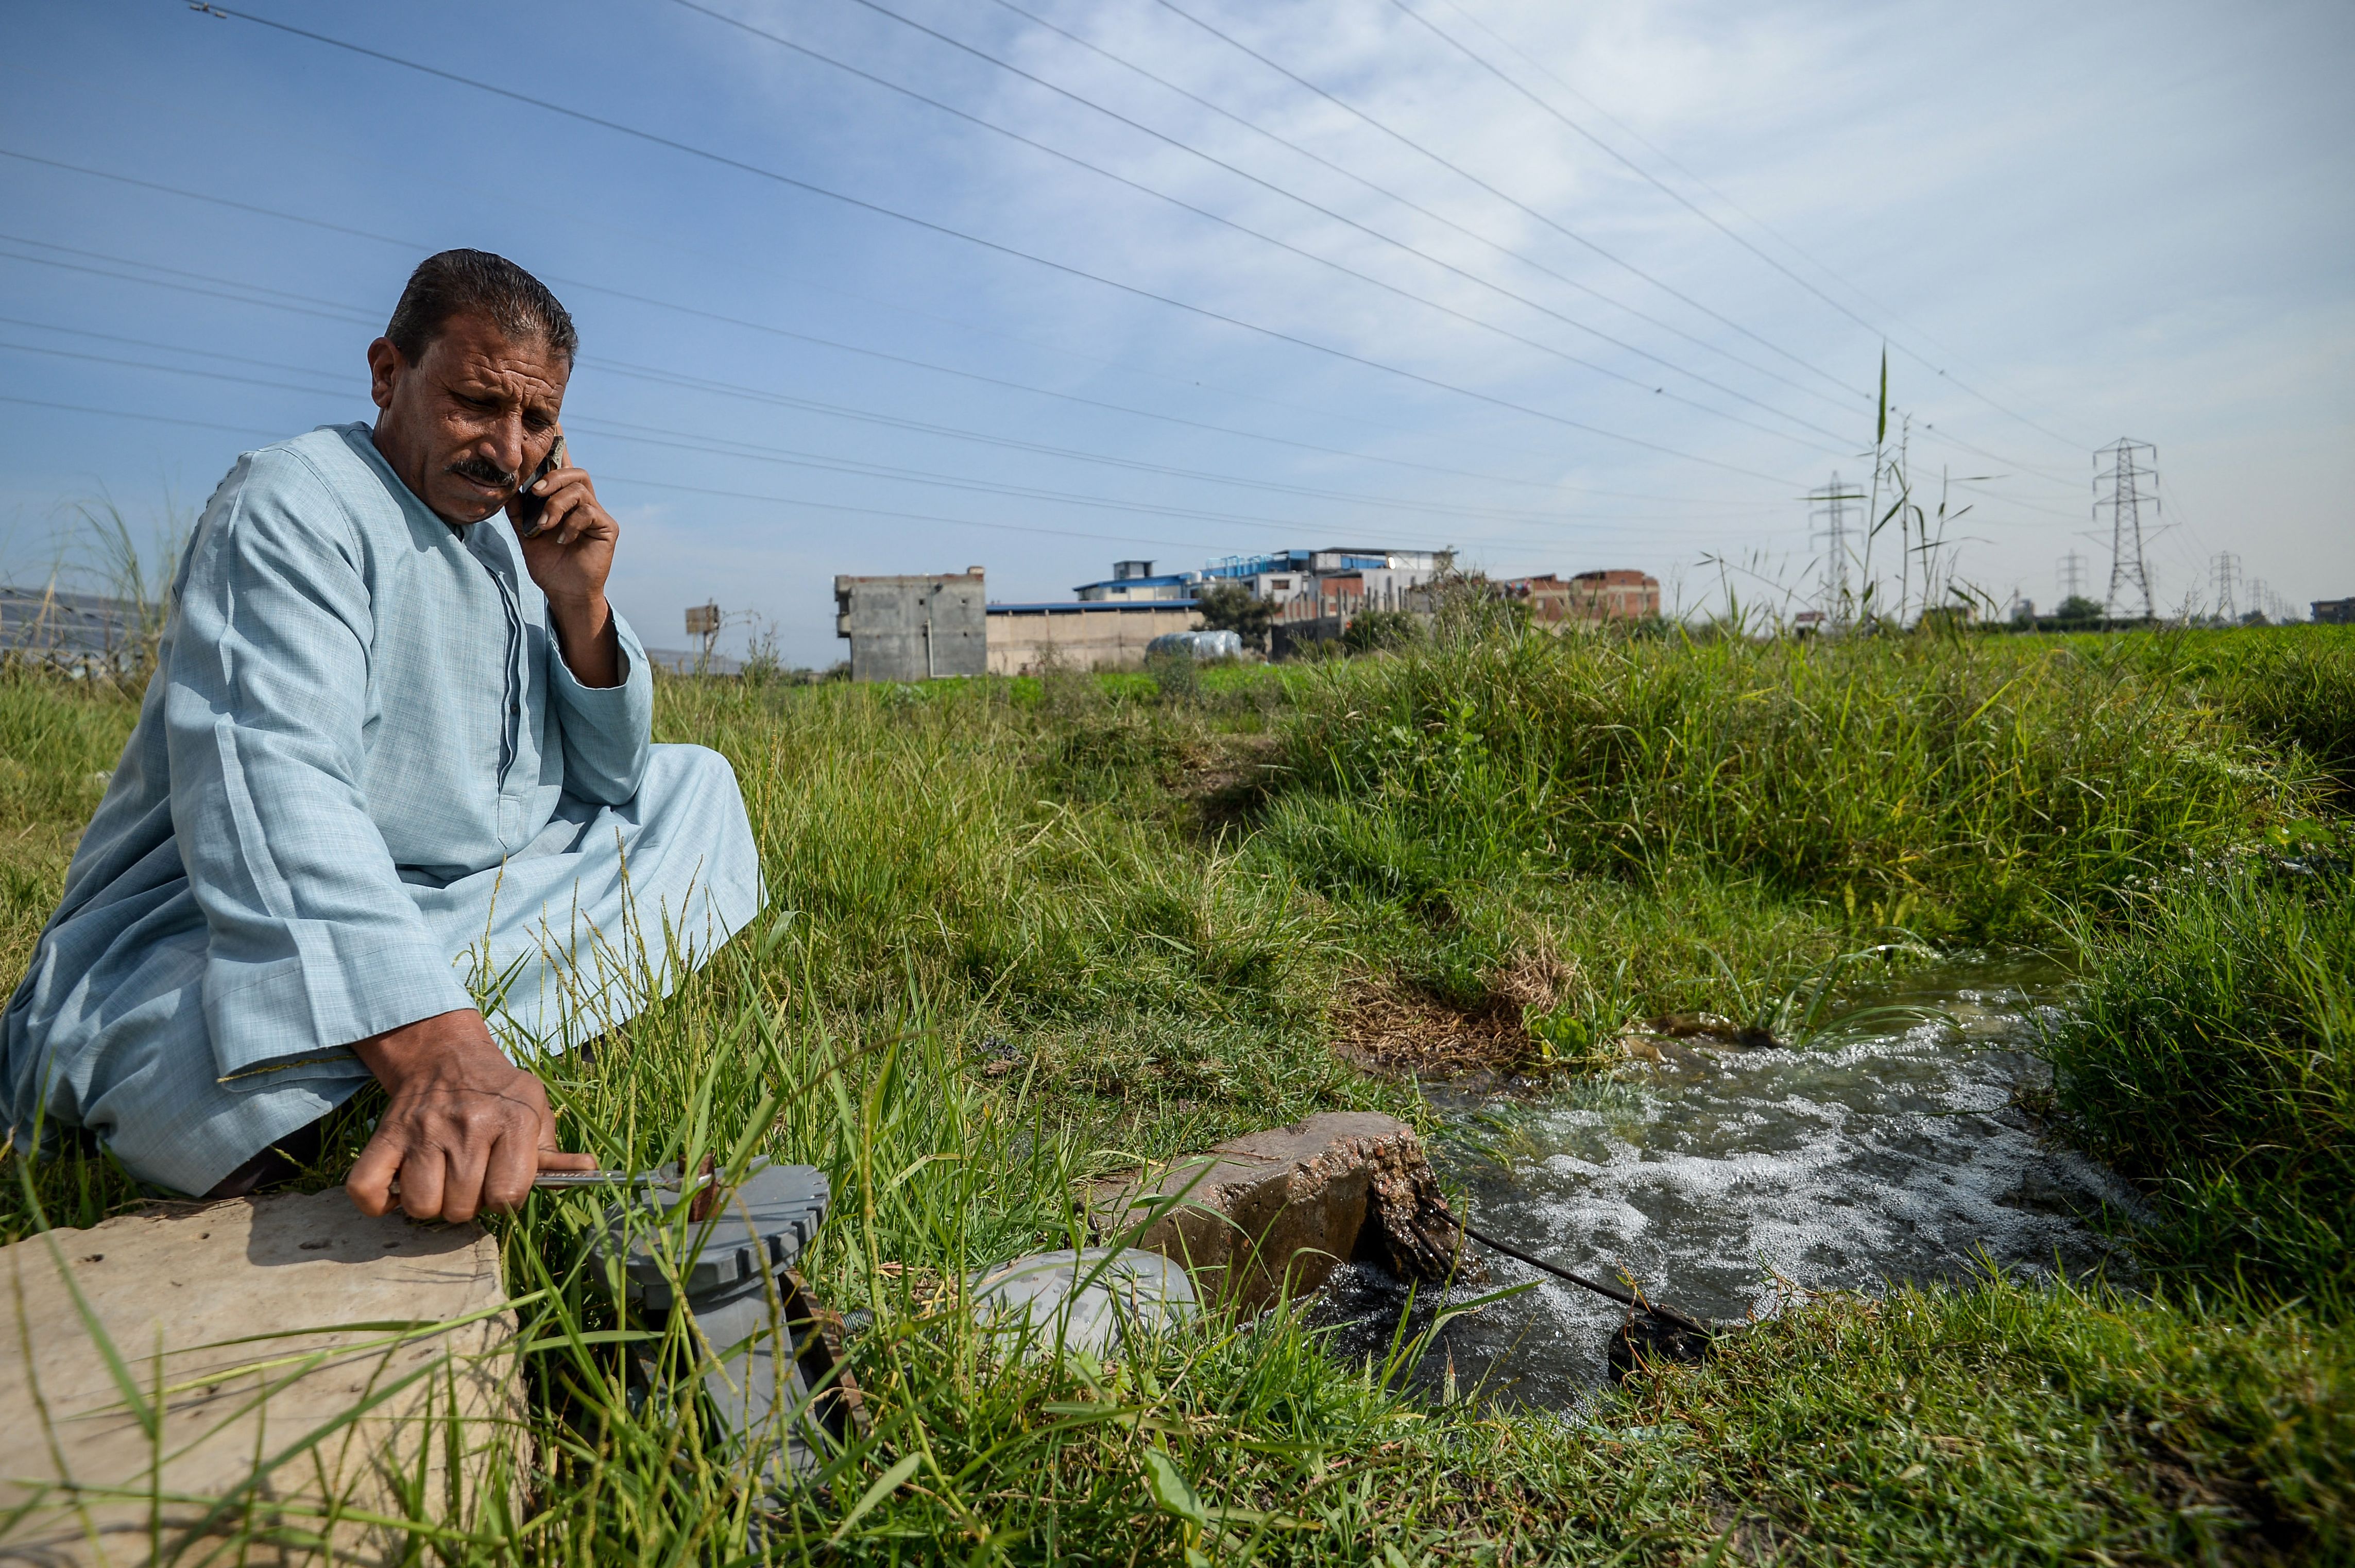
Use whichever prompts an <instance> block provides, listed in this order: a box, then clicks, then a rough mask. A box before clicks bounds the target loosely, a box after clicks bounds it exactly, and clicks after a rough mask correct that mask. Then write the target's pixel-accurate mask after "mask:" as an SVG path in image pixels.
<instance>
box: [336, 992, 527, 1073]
mask: <svg viewBox="0 0 2355 1568" xmlns="http://www.w3.org/2000/svg"><path fill="white" fill-rule="evenodd" d="M470 1049H481V1050H488V1051H493V1052H496V1051H498V1043H497V1042H496V1040H492V1038H491V1030H490V1026H489V1025H488V1024H485V1022H484V1021H483V1015H482V1014H481V1013H479V1012H477V1011H475V1010H474V1008H455V1009H453V1010H452V1011H450V1012H446V1013H436V1014H434V1015H433V1016H432V1017H431V1018H423V1019H418V1020H417V1021H416V1022H414V1023H407V1024H403V1025H401V1026H400V1028H399V1029H387V1030H385V1031H384V1032H383V1033H382V1034H378V1035H370V1036H369V1037H368V1039H366V1040H355V1041H353V1042H352V1054H353V1055H355V1056H357V1057H358V1058H359V1059H360V1062H361V1064H362V1065H363V1066H365V1067H366V1068H367V1069H368V1072H371V1073H373V1074H375V1076H376V1080H377V1082H378V1083H382V1084H383V1085H384V1086H385V1087H386V1088H387V1089H397V1088H399V1087H400V1084H401V1083H403V1082H404V1081H406V1080H408V1079H410V1078H413V1077H416V1076H418V1075H419V1074H421V1073H422V1072H431V1071H432V1070H434V1069H435V1068H437V1067H442V1066H446V1065H447V1064H449V1063H450V1062H451V1061H453V1060H455V1059H457V1058H459V1057H462V1056H464V1055H465V1054H467V1053H468V1052H469V1051H470Z"/></svg>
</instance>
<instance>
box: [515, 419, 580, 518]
mask: <svg viewBox="0 0 2355 1568" xmlns="http://www.w3.org/2000/svg"><path fill="white" fill-rule="evenodd" d="M567 461H569V459H568V458H567V456H566V454H565V451H564V437H563V436H561V435H559V436H558V437H557V438H556V444H555V445H554V446H551V447H549V449H548V457H547V460H546V461H544V462H543V463H541V464H540V465H539V466H538V467H537V468H535V469H533V470H532V471H531V477H530V478H528V479H527V480H525V481H524V482H523V485H522V487H521V488H519V489H518V490H517V491H516V499H515V508H516V521H517V523H518V524H520V525H521V526H520V527H519V528H517V530H516V531H517V535H518V537H520V538H523V539H529V538H531V537H532V536H533V535H534V534H536V533H538V532H539V515H540V513H541V512H543V511H545V510H547V508H548V497H547V496H535V495H533V494H532V493H531V487H532V486H533V485H537V484H538V483H539V482H540V481H541V480H543V479H545V478H547V477H548V476H549V475H551V474H553V473H555V472H556V471H557V470H558V469H559V468H561V467H563V466H564V464H566V462H567Z"/></svg>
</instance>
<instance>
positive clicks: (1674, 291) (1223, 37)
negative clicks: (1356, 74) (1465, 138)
mask: <svg viewBox="0 0 2355 1568" xmlns="http://www.w3.org/2000/svg"><path fill="white" fill-rule="evenodd" d="M1154 4H1156V5H1159V6H1161V7H1162V8H1163V9H1164V10H1167V11H1169V12H1172V13H1174V14H1176V15H1177V16H1183V17H1184V18H1185V19H1186V20H1187V21H1188V22H1191V23H1193V24H1194V26H1196V27H1199V28H1201V29H1202V30H1203V31H1204V32H1206V33H1208V34H1209V35H1210V36H1211V37H1214V38H1217V39H1219V40H1220V42H1221V43H1224V44H1226V45H1227V46H1228V47H1229V48H1233V49H1236V50H1238V51H1240V52H1241V53H1243V54H1246V55H1249V56H1250V57H1251V58H1252V59H1255V60H1257V61H1259V63H1260V64H1262V65H1263V66H1265V67H1267V69H1270V70H1272V71H1273V72H1275V73H1276V74H1277V75H1278V76H1281V77H1283V78H1284V80H1287V81H1292V82H1295V83H1297V84H1298V85H1300V86H1301V87H1304V88H1305V89H1307V90H1308V91H1311V92H1313V93H1315V94H1316V96H1317V97H1319V98H1321V99H1323V100H1325V101H1327V102H1328V103H1330V104H1332V105H1333V106H1334V107H1335V108H1337V109H1339V110H1341V111H1342V112H1345V113H1348V114H1349V115H1351V116H1353V117H1355V118H1357V119H1359V120H1360V121H1363V122H1364V123H1366V124H1368V125H1370V126H1372V127H1373V128H1374V129H1375V130H1377V131H1380V133H1382V134H1383V135H1385V136H1388V137H1390V138H1391V140H1392V141H1394V142H1397V143H1398V144H1400V145H1401V146H1404V147H1408V148H1411V149H1412V150H1413V151H1415V152H1417V153H1420V154H1422V155H1423V156H1424V157H1426V158H1429V159H1430V160H1431V161H1432V162H1433V163H1434V164H1437V165H1439V166H1440V167H1441V168H1444V169H1445V170H1447V171H1448V172H1449V173H1450V174H1453V175H1455V176H1457V177H1458V178H1460V179H1464V180H1468V181H1469V182H1471V183H1472V184H1473V185H1476V186H1478V187H1480V188H1481V189H1482V190H1485V191H1487V193H1488V194H1489V195H1490V196H1493V197H1496V198H1497V200H1499V201H1501V202H1504V203H1506V204H1508V206H1510V207H1512V208H1515V209H1517V210H1518V211H1520V212H1523V213H1526V214H1528V215H1529V217H1530V218H1532V219H1536V220H1537V221H1538V222H1540V223H1542V224H1544V225H1545V226H1546V227H1547V228H1548V229H1552V230H1553V231H1554V232H1555V233H1557V234H1559V235H1561V236H1562V238H1564V239H1566V240H1570V241H1571V242H1572V243H1573V244H1577V245H1581V246H1583V247H1585V248H1586V249H1587V250H1588V251H1593V253H1594V254H1595V255H1597V256H1600V257H1602V258H1603V259H1604V261H1609V262H1610V263H1611V264H1612V265H1614V266H1615V267H1620V268H1623V269H1625V271H1627V272H1632V273H1634V274H1635V275H1636V277H1639V278H1641V279H1643V280H1644V281H1645V282H1646V283H1649V284H1651V285H1652V286H1653V287H1654V288H1656V289H1658V290H1659V291H1660V292H1661V293H1666V294H1668V296H1669V297H1671V298H1673V299H1677V300H1681V301H1682V302H1683V303H1685V304H1688V305H1690V306H1691V307H1692V308H1693V309H1695V310H1697V311H1699V312H1700V313H1701V314H1702V315H1706V316H1708V317H1709V318H1710V320H1712V321H1714V322H1717V323H1719V324H1720V325H1724V326H1728V327H1731V328H1732V330H1734V331H1735V332H1738V333H1740V334H1741V335H1742V336H1744V337H1747V338H1749V339H1750V340H1751V341H1752V342H1753V343H1755V344H1758V345H1759V346H1760V347H1764V348H1767V349H1770V350H1772V351H1773V352H1774V353H1775V354H1777V355H1779V356H1781V357H1783V358H1785V359H1787V360H1789V361H1790V362H1791V363H1792V364H1794V365H1796V366H1799V367H1800V368H1803V369H1806V370H1810V371H1813V372H1814V373H1815V374H1816V375H1817V376H1820V377H1822V378H1823V379H1825V380H1827V381H1828V382H1830V383H1831V384H1832V385H1833V386H1835V387H1838V388H1839V389H1840V390H1842V391H1844V392H1845V391H1849V390H1851V389H1850V388H1849V385H1848V384H1847V383H1846V382H1845V381H1842V380H1841V379H1839V378H1838V377H1837V376H1835V375H1833V374H1832V373H1831V372H1830V371H1828V370H1826V369H1824V368H1821V367H1820V366H1817V365H1814V364H1811V363H1809V362H1808V361H1807V360H1805V359H1802V358H1800V357H1798V356H1797V355H1796V354H1794V353H1792V352H1791V351H1790V350H1789V349H1787V348H1785V347H1783V346H1782V345H1780V344H1778V343H1774V342H1773V341H1771V340H1769V339H1767V338H1764V337H1762V336H1759V335H1758V334H1757V333H1754V332H1753V331H1751V330H1750V329H1749V328H1748V327H1746V326H1744V325H1742V324H1741V323H1740V322H1738V321H1735V320H1733V319H1732V317H1731V316H1727V315H1721V314H1720V313H1719V312H1717V311H1714V310H1711V309H1710V307H1709V306H1707V305H1705V304H1701V303H1700V301H1699V300H1697V299H1695V298H1693V297H1692V296H1691V295H1690V294H1688V293H1684V292H1683V291H1682V290H1681V289H1678V288H1676V287H1675V286H1673V285H1672V284H1669V283H1665V282H1663V281H1662V280H1661V279H1659V278H1657V277H1655V276H1653V275H1652V274H1651V273H1649V272H1646V271H1644V269H1642V268H1641V267H1638V266H1636V264H1635V263H1634V262H1633V261H1627V260H1625V258H1624V257H1621V256H1617V255H1614V253H1612V252H1611V251H1606V250H1604V248H1603V247H1602V246H1600V245H1597V244H1596V243H1595V242H1594V241H1593V240H1589V239H1588V238H1586V236H1584V235H1583V234H1580V233H1578V232H1577V231H1576V230H1574V229H1569V228H1566V227H1564V226H1563V225H1562V224H1561V223H1559V222H1557V221H1556V220H1555V219H1552V218H1550V217H1548V216H1547V215H1546V214H1544V213H1542V212H1540V211H1539V210H1538V209H1537V208H1534V207H1531V206H1529V204H1528V203H1527V202H1525V201H1522V200H1521V199H1520V198H1519V197H1514V196H1509V195H1508V194H1506V193H1505V192H1504V191H1502V190H1499V189H1497V187H1495V186H1493V185H1490V184H1489V183H1488V182H1487V180H1484V179H1482V178H1481V177H1480V176H1477V175H1476V174H1474V173H1473V172H1472V171H1471V170H1469V169H1467V168H1465V167H1464V166H1463V165H1460V164H1456V163H1453V162H1451V161H1450V160H1448V159H1446V158H1444V157H1442V156H1441V155H1439V154H1437V153H1434V152H1433V151H1432V150H1431V149H1430V148H1428V147H1426V146H1424V145H1423V144H1422V143H1420V142H1417V141H1415V140H1414V139H1413V138H1412V137H1411V136H1408V135H1407V134H1405V133H1403V132H1401V131H1396V130H1393V129H1392V128H1391V126H1389V125H1387V124H1385V123H1383V122H1381V121H1380V120H1377V119H1375V118H1374V117H1373V116H1372V115H1370V114H1369V113H1367V112H1365V111H1364V110H1362V109H1359V107H1358V106H1357V105H1355V104H1353V103H1351V102H1349V101H1348V100H1347V99H1344V98H1341V97H1339V96H1337V95H1336V94H1334V93H1331V92H1328V91H1326V90H1325V89H1324V88H1321V87H1319V86H1317V85H1316V83H1315V82H1313V81H1311V80H1308V79H1307V78H1306V77H1305V76H1301V75H1299V74H1297V73H1296V72H1294V71H1292V70H1289V69H1286V68H1284V66H1281V65H1278V64H1277V63H1276V62H1275V61H1274V60H1273V59H1269V58H1268V57H1267V56H1265V55H1263V54H1262V53H1260V52H1259V51H1258V50H1257V49H1254V48H1252V47H1251V46H1250V45H1249V44H1246V43H1243V42H1242V41H1241V40H1240V39H1238V38H1236V37H1234V36H1233V35H1231V34H1229V33H1225V32H1221V31H1220V29H1219V28H1217V27H1213V26H1211V25H1210V24H1209V23H1208V22H1205V21H1204V20H1202V18H1200V17H1199V16H1195V15H1194V14H1193V13H1192V12H1190V11H1188V10H1186V9H1185V8H1184V7H1182V6H1180V5H1177V4H1176V0H1154Z"/></svg>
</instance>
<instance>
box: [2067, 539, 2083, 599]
mask: <svg viewBox="0 0 2355 1568" xmlns="http://www.w3.org/2000/svg"><path fill="white" fill-rule="evenodd" d="M2084 596H2085V558H2084V557H2083V556H2082V555H2079V554H2078V553H2077V552H2076V551H2075V550H2071V551H2070V552H2069V553H2068V554H2067V555H2064V556H2062V558H2061V600H2062V603H2064V604H2065V603H2068V602H2069V601H2070V600H2072V599H2083V597H2084Z"/></svg>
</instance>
